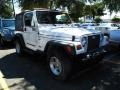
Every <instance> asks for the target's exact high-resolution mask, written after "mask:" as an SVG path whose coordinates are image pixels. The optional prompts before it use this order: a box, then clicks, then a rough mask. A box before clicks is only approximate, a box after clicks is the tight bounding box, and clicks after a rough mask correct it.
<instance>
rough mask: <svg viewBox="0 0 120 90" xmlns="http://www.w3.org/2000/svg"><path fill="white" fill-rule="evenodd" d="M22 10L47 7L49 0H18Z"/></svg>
mask: <svg viewBox="0 0 120 90" xmlns="http://www.w3.org/2000/svg"><path fill="white" fill-rule="evenodd" d="M18 1H19V3H20V6H21V8H22V9H23V10H26V9H33V8H48V7H49V1H50V0H18Z"/></svg>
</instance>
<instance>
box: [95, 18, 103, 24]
mask: <svg viewBox="0 0 120 90" xmlns="http://www.w3.org/2000/svg"><path fill="white" fill-rule="evenodd" d="M94 21H95V23H97V24H98V23H100V22H102V19H101V18H100V17H97V18H95V20H94Z"/></svg>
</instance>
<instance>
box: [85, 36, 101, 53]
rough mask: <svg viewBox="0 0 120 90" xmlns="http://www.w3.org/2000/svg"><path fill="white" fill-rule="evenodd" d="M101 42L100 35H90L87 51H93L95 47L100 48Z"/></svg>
mask: <svg viewBox="0 0 120 90" xmlns="http://www.w3.org/2000/svg"><path fill="white" fill-rule="evenodd" d="M99 44H100V35H92V36H88V47H87V51H92V50H94V49H97V48H99Z"/></svg>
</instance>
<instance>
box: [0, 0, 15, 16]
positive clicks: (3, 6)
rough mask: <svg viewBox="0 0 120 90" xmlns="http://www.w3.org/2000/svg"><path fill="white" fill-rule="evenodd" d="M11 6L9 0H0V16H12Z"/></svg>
mask: <svg viewBox="0 0 120 90" xmlns="http://www.w3.org/2000/svg"><path fill="white" fill-rule="evenodd" d="M12 15H13V14H12V6H11V2H10V0H1V1H0V17H3V18H10V17H12Z"/></svg>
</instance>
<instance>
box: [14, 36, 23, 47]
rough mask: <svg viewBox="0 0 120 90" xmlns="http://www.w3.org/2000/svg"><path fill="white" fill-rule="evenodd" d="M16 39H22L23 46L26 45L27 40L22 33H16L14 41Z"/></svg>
mask: <svg viewBox="0 0 120 90" xmlns="http://www.w3.org/2000/svg"><path fill="white" fill-rule="evenodd" d="M16 40H20V43H21V45H22V46H23V47H25V41H24V39H23V35H21V34H16V35H15V36H14V41H16Z"/></svg>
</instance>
